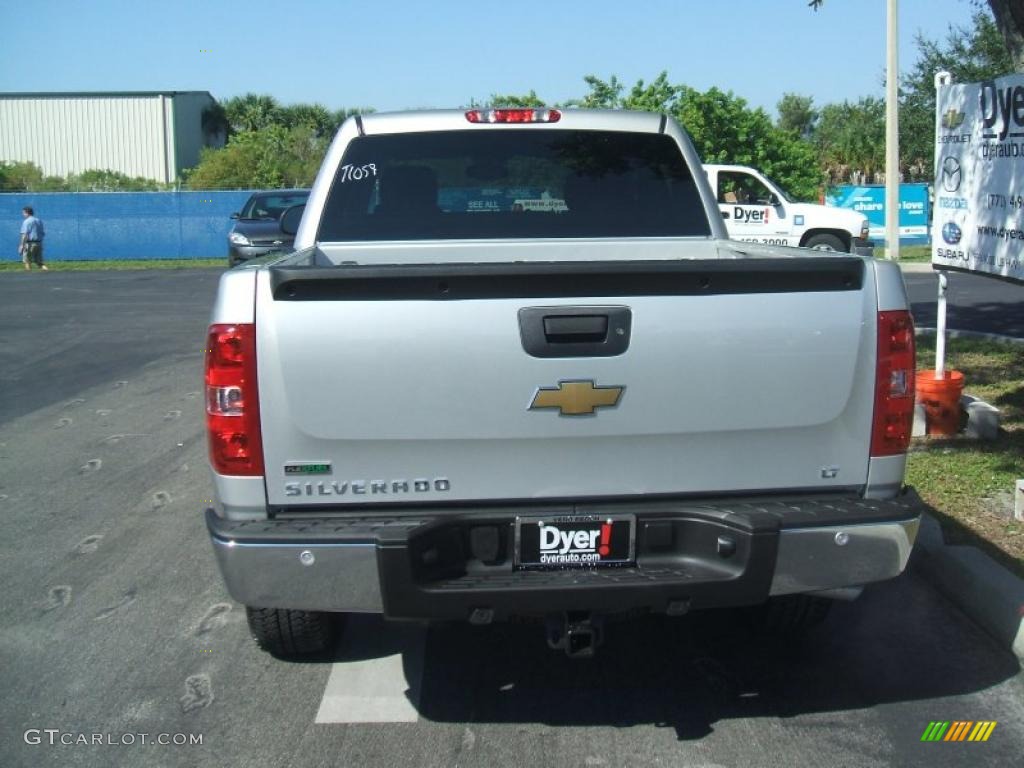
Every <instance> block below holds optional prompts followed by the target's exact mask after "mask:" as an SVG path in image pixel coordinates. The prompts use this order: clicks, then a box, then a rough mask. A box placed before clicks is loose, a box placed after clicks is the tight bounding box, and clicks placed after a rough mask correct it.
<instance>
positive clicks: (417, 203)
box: [206, 109, 919, 657]
mask: <svg viewBox="0 0 1024 768" xmlns="http://www.w3.org/2000/svg"><path fill="white" fill-rule="evenodd" d="M300 220H301V223H299V221H300ZM282 226H283V228H285V229H286V230H289V229H290V230H291V231H295V230H296V229H297V232H296V240H295V246H296V249H297V250H296V252H295V253H292V254H290V255H288V256H283V257H282V256H276V257H269V258H267V259H264V260H262V261H260V263H249V264H246V265H244V266H242V267H239V268H236V269H233V270H230V271H229V272H227V273H226V274H225V275H224V276H223V277H222V278H221V282H220V288H219V293H218V296H217V300H216V305H215V307H214V309H213V316H212V319H211V325H210V329H209V337H208V344H207V357H206V409H207V426H208V432H209V445H210V460H211V464H212V468H213V473H214V483H215V487H216V504H215V506H214V508H212V509H209V510H207V513H206V523H207V526H208V528H209V532H210V536H211V537H212V541H213V547H214V550H215V552H216V557H217V560H218V562H219V565H220V568H221V571H222V573H223V575H224V578H225V580H226V582H227V586H228V590H229V591H230V593H231V595H232V596H233V597H234V598H235V599H236V600H238V601H239V602H241V603H243V604H245V605H246V606H247V612H248V618H249V625H250V628H251V629H252V632H253V634H254V635H255V637H256V639H257V641H258V642H259V644H260V645H261V647H263V648H264V649H266V650H268V651H270V652H272V653H274V654H276V655H279V656H285V657H287V656H292V655H296V654H302V653H308V652H315V651H319V650H322V649H323V648H325V647H326V646H327V644H328V643H330V642H331V640H332V632H333V631H334V630H335V629H336V628H337V626H338V622H337V621H336V618H337V614H345V613H351V612H373V613H382V614H383V615H384V616H386V617H387V618H390V619H405V620H428V619H447V620H466V621H469V622H472V623H475V624H486V623H490V622H493V621H501V620H505V619H507V618H509V617H512V616H516V617H520V616H522V617H537V618H538V619H539V620H541V621H543V622H544V626H545V627H546V632H547V639H548V642H549V643H550V644H551V645H552V647H555V648H560V649H564V650H566V651H567V652H568V653H569V654H571V655H588V654H591V653H593V650H594V648H595V647H596V646H597V645H598V644H599V642H600V640H601V638H602V627H603V623H604V621H605V620H606V619H607V618H609V617H614V616H635V615H637V614H638V613H642V612H660V613H663V614H664V613H667V614H669V615H679V614H683V613H686V612H688V611H692V610H699V609H706V608H712V607H720V606H761V608H760V609H756V610H754V611H753V613H758V614H761V613H764V614H765V615H767V616H768V617H770V618H771V620H772V621H774V622H778V623H781V624H783V625H786V626H790V627H793V628H799V627H802V626H805V625H808V624H810V623H813V622H815V621H816V620H818V619H820V618H821V617H822V615H823V613H824V609H825V608H826V607H827V606H828V605H829V604H830V602H831V601H832V600H834V599H843V598H845V599H850V598H852V597H854V596H856V595H857V594H858V593H859V590H860V588H861V587H862V586H863V585H864V584H866V583H869V582H873V581H879V580H882V579H888V578H891V577H893V576H896V575H897V574H899V573H900V572H901V571H902V570H903V568H904V567H905V565H906V562H907V558H908V556H909V553H910V549H911V547H912V545H913V542H914V538H915V536H916V533H917V527H918V522H919V513H918V511H917V510H916V509H915V508H914V506H913V505H912V504H910V503H909V502H908V501H907V500H906V498H905V497H904V496H903V491H904V488H903V475H904V466H905V462H906V450H907V446H908V443H909V440H910V433H911V422H912V414H913V400H914V330H913V323H912V319H911V317H910V314H909V312H908V304H907V296H906V292H905V289H904V285H903V281H902V278H901V275H900V273H899V270H898V269H897V268H896V266H895V265H893V264H891V263H885V262H879V261H874V260H870V259H865V258H861V257H858V256H853V255H847V254H823V253H821V252H818V251H811V250H802V249H796V248H782V247H770V246H764V245H757V244H749V243H737V242H732V241H729V240H728V239H727V238H726V233H725V228H724V226H723V222H722V218H721V216H720V215H719V211H718V206H717V204H716V201H715V198H714V196H713V194H712V192H711V189H710V187H709V185H708V182H707V179H706V177H705V175H704V173H703V172H702V170H701V165H700V161H699V159H698V157H697V155H696V153H695V152H694V149H693V147H692V145H691V143H690V141H689V139H688V137H687V136H686V134H685V133H684V131H683V130H682V129H681V128H680V126H679V125H678V124H677V123H676V122H674V121H673V120H672V119H670V118H667V117H665V116H662V115H657V114H647V113H637V112H604V111H587V110H567V111H563V112H559V111H557V110H548V109H504V110H503V109H493V110H470V111H468V112H464V111H437V112H417V113H402V114H375V115H369V116H364V117H361V118H360V117H356V118H352V119H350V120H348V121H347V122H346V123H345V124H344V125H343V126H342V128H341V130H340V131H339V133H338V136H337V137H336V139H335V140H334V142H333V144H332V146H331V148H330V151H329V152H328V155H327V157H326V159H325V161H324V164H323V167H322V169H321V170H320V173H319V175H318V177H317V179H316V183H315V184H314V186H313V189H312V193H311V195H310V198H309V202H308V204H307V205H306V206H305V209H304V211H303V210H302V209H299V208H296V209H292V210H290V211H289V212H288V213H287V214H286V215H285V217H284V221H283V222H282Z"/></svg>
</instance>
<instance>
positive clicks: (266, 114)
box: [224, 93, 281, 133]
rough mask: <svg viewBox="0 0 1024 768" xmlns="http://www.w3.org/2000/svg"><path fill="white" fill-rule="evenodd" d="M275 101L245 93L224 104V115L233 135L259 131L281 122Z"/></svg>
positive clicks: (259, 95) (266, 96)
mask: <svg viewBox="0 0 1024 768" xmlns="http://www.w3.org/2000/svg"><path fill="white" fill-rule="evenodd" d="M280 112H281V108H280V106H279V105H278V103H277V99H275V98H274V97H273V96H269V95H267V94H256V93H247V94H245V95H244V96H233V97H232V98H230V99H228V100H227V101H225V102H224V113H225V115H226V116H227V120H228V124H229V125H230V126H231V130H232V131H233V132H234V133H241V132H243V131H259V130H262V129H263V128H268V127H270V126H271V125H275V124H279V123H280V122H281V115H280Z"/></svg>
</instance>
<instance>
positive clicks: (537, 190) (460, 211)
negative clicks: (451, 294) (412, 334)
mask: <svg viewBox="0 0 1024 768" xmlns="http://www.w3.org/2000/svg"><path fill="white" fill-rule="evenodd" d="M709 234H710V229H709V225H708V221H707V215H706V214H705V211H704V208H703V205H702V204H701V200H700V195H699V194H698V192H697V187H696V184H695V183H694V181H693V178H692V177H691V175H690V172H689V168H688V167H687V165H686V161H685V160H684V158H683V156H682V153H681V152H680V151H679V147H678V145H677V144H676V143H675V141H674V140H673V139H672V138H671V137H670V136H665V135H662V134H639V133H617V132H608V131H566V130H543V129H541V130H537V129H524V130H516V129H513V130H495V131H486V130H484V131H481V130H468V131H443V132H435V133H414V134H413V133H409V134H389V135H383V136H363V137H360V138H357V139H354V140H353V141H352V142H351V143H350V144H349V146H348V149H347V150H346V152H345V156H344V158H343V159H342V162H341V167H340V168H339V170H338V173H337V175H336V176H335V178H334V182H333V184H332V185H331V191H330V194H329V196H328V198H327V204H326V207H325V209H324V215H323V218H322V220H321V222H320V231H319V233H318V235H317V239H318V240H319V241H320V242H344V241H365V240H427V239H444V240H448V239H469V238H474V239H476V238H529V237H556V238H557V237H680V236H684V237H685V236H698V237H706V236H708V235H709Z"/></svg>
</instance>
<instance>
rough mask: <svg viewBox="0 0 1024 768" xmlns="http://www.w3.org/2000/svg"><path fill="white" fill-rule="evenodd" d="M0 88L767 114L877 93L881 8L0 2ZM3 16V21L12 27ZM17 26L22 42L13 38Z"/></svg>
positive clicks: (867, 4)
mask: <svg viewBox="0 0 1024 768" xmlns="http://www.w3.org/2000/svg"><path fill="white" fill-rule="evenodd" d="M2 8H3V11H4V13H3V16H4V17H5V18H6V19H7V21H8V22H9V24H8V25H7V31H6V33H5V34H4V41H3V45H2V46H0V91H96V90H204V91H210V92H211V93H212V94H213V95H214V96H216V97H217V98H221V99H223V98H226V97H229V96H233V95H237V94H241V93H245V92H246V91H255V92H258V93H270V94H272V95H273V96H275V97H276V98H277V99H278V100H280V101H281V102H283V103H292V102H297V101H308V102H312V101H318V102H321V103H322V104H324V105H326V106H328V107H330V108H332V109H337V108H339V107H355V106H371V107H375V108H376V109H378V110H394V109H405V108H418V107H457V106H460V105H464V104H467V103H468V102H469V101H470V99H472V98H476V99H485V98H487V97H488V96H489V95H490V94H491V93H525V92H527V91H529V90H530V89H531V88H533V89H535V90H536V91H537V93H538V94H539V95H540V96H541V97H542V98H545V99H548V100H550V101H561V100H565V99H569V98H574V97H579V96H581V95H583V94H584V92H585V86H584V83H583V76H584V75H586V74H595V75H597V76H599V77H601V78H603V79H607V78H608V77H609V76H610V75H612V74H615V75H618V77H619V79H620V80H622V81H624V82H625V83H627V84H628V85H631V84H632V83H633V82H635V81H636V80H637V79H640V78H643V79H644V80H651V79H653V78H654V77H656V76H657V74H658V73H659V72H660V71H662V70H668V72H669V76H670V80H671V82H673V83H686V84H688V85H691V86H693V87H696V88H700V89H702V90H703V89H706V88H709V87H711V86H713V85H714V86H718V87H719V88H721V89H723V90H731V91H733V92H734V93H735V94H736V95H738V96H741V97H743V98H744V99H746V100H747V101H748V102H749V103H750V104H751V105H753V106H761V107H764V108H765V109H767V110H768V111H769V112H770V113H772V114H774V105H775V103H776V102H777V101H778V100H779V98H780V97H781V96H782V94H783V93H784V92H786V91H793V92H797V93H801V94H807V95H811V96H813V97H814V99H815V102H816V103H817V104H819V105H820V104H826V103H829V102H832V101H841V100H843V99H856V98H857V97H859V96H862V95H871V94H874V95H881V94H882V91H883V86H882V74H883V69H884V64H885V0H826V2H825V7H824V8H823V9H822V10H820V11H818V12H817V13H815V12H813V11H811V10H810V9H809V8H808V7H807V0H731V1H729V0H719V1H718V2H709V1H707V0H703V1H698V0H676V1H675V2H670V1H669V0H633V2H628V1H627V0H615V1H608V0H589V1H588V2H582V1H581V0H561V1H559V0H546V1H544V2H537V1H536V0H514V1H506V2H501V3H496V2H484V1H483V0H479V1H478V2H465V1H464V0H435V1H434V2H430V3H428V2H408V1H406V2H402V1H399V0H361V2H348V0H333V2H332V1H331V0H292V1H291V2H282V1H281V0H278V2H264V1H263V0H245V1H236V0H205V1H203V2H198V1H196V0H177V1H176V2H162V3H155V2H152V1H151V0H136V1H135V2H124V1H123V0H89V2H72V0H34V1H33V2H32V3H29V4H24V3H20V2H12V0H2ZM971 12H972V5H971V3H970V2H969V1H968V0H900V48H901V50H900V56H901V60H900V66H901V68H904V69H905V68H907V67H909V66H910V65H911V64H912V63H913V60H914V55H915V48H914V46H913V38H914V34H915V33H916V32H919V31H920V32H923V33H924V34H925V35H926V36H928V37H932V38H944V37H945V34H946V29H947V27H948V25H949V24H950V23H955V24H962V25H967V24H969V22H970V16H971ZM15 19H20V20H19V21H17V22H15ZM29 30H31V33H30V34H28V33H27V32H28V31H29Z"/></svg>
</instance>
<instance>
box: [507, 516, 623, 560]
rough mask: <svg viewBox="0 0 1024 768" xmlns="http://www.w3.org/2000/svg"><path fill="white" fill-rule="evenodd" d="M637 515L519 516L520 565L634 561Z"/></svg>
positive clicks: (517, 546) (516, 554) (516, 544)
mask: <svg viewBox="0 0 1024 768" xmlns="http://www.w3.org/2000/svg"><path fill="white" fill-rule="evenodd" d="M635 534H636V518H635V517H634V516H633V515H607V516H603V517H602V516H600V515H584V516H578V515H573V516H570V517H517V518H516V542H515V565H516V567H517V568H601V567H605V566H622V565H632V564H633V563H634V561H635V558H636V555H635V553H634V549H633V547H634V540H635Z"/></svg>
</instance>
